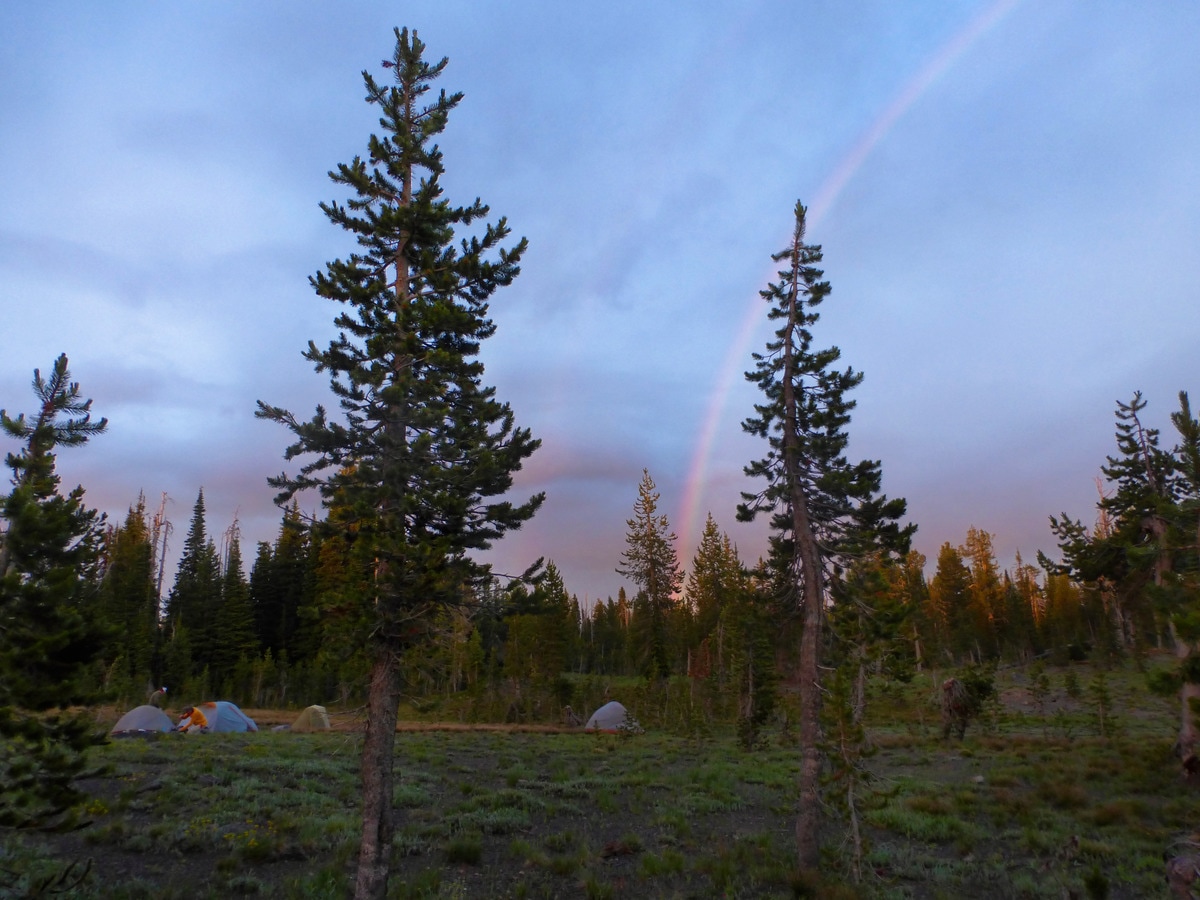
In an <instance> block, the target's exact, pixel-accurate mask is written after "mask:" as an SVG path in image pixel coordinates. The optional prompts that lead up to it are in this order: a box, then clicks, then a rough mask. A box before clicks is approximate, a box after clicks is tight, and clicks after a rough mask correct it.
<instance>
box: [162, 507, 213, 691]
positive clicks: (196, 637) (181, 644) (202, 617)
mask: <svg viewBox="0 0 1200 900" xmlns="http://www.w3.org/2000/svg"><path fill="white" fill-rule="evenodd" d="M204 515H205V510H204V489H203V488H201V489H200V491H199V493H198V494H197V495H196V503H195V505H194V506H193V507H192V521H191V524H190V525H189V526H188V533H187V537H186V538H184V541H183V555H182V556H180V558H179V568H178V569H177V570H176V572H175V585H174V587H172V588H171V595H170V597H168V598H167V623H166V627H167V639H168V642H169V646H168V648H167V658H168V660H170V661H171V662H169V663H168V670H167V673H166V677H167V679H169V680H171V681H175V682H177V683H178V684H179V687H181V688H182V687H184V685H185V684H186V683H187V682H188V681H189V680H190V679H192V678H195V677H196V676H203V675H204V673H205V670H207V669H209V667H210V666H211V665H212V663H213V651H214V648H215V646H216V642H215V640H214V638H215V631H216V627H217V622H218V621H219V618H220V608H221V562H220V559H219V557H218V555H217V547H216V545H215V544H214V543H213V542H212V539H211V538H210V537H209V536H208V526H207V524H206V523H205V520H204ZM210 674H211V673H210ZM194 687H195V688H197V689H199V690H200V691H203V692H207V691H208V690H209V689H210V685H209V684H207V683H201V684H196V685H194Z"/></svg>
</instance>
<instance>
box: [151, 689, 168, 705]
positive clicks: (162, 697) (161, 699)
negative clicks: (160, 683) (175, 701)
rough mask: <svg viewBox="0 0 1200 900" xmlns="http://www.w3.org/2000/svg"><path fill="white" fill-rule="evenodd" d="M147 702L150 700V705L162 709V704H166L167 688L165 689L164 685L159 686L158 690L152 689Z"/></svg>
mask: <svg viewBox="0 0 1200 900" xmlns="http://www.w3.org/2000/svg"><path fill="white" fill-rule="evenodd" d="M149 702H150V705H151V706H153V707H156V708H157V709H162V708H163V707H164V706H166V705H167V689H166V687H165V686H164V687H160V688H159V689H158V690H156V691H154V692H153V693H152V694H151V695H150V701H149Z"/></svg>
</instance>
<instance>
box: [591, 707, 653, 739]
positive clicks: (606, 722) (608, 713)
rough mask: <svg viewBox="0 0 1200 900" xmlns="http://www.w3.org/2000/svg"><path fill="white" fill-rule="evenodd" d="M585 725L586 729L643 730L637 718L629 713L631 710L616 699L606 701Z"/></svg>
mask: <svg viewBox="0 0 1200 900" xmlns="http://www.w3.org/2000/svg"><path fill="white" fill-rule="evenodd" d="M583 727H584V730H585V731H610V732H615V731H629V732H632V733H634V734H639V733H641V731H642V728H641V726H640V725H638V723H637V719H635V718H633V716H631V715H629V710H627V709H626V708H625V707H624V706H623V705H622V704H620V703H618V702H617V701H616V700H612V701H609V702H608V703H605V704H604V705H603V706H602V707H600V708H599V709H598V710H596V711H595V712H594V713H592V717H591V718H590V719H588V720H587V724H586V725H584V726H583Z"/></svg>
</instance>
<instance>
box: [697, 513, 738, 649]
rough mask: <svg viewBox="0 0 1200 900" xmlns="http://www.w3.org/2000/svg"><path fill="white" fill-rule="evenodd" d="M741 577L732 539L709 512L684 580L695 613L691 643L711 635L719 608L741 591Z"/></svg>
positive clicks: (719, 616)
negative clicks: (693, 634)
mask: <svg viewBox="0 0 1200 900" xmlns="http://www.w3.org/2000/svg"><path fill="white" fill-rule="evenodd" d="M744 580H745V578H744V575H743V573H742V563H741V560H739V559H738V555H737V550H736V549H735V548H734V546H733V542H732V541H730V540H729V535H727V534H723V533H721V531H720V530H719V529H718V528H717V523H716V521H715V520H714V519H713V517H712V513H709V514H708V519H707V520H706V521H705V523H704V531H703V533H702V534H701V535H700V546H699V547H697V548H696V555H695V556H694V557H693V558H692V570H691V572H690V574H689V575H688V579H687V599H688V603H689V604H690V605H691V606H692V608H693V609H694V610H695V615H696V641H695V643H699V642H700V641H702V640H704V639H705V638H707V637H708V636H709V635H711V634H712V632H713V629H714V628H716V626H717V622H718V621H719V620H720V618H721V610H722V609H724V608H725V606H726V605H727V604H728V603H730V602H732V600H733V599H734V597H735V596H736V595H737V594H738V592H740V591H741V590H742V588H743V582H744Z"/></svg>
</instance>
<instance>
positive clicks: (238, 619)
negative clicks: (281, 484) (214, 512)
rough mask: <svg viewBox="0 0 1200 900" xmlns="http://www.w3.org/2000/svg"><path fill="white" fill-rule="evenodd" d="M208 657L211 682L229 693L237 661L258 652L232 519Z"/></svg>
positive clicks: (238, 537)
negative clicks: (218, 614) (219, 605)
mask: <svg viewBox="0 0 1200 900" xmlns="http://www.w3.org/2000/svg"><path fill="white" fill-rule="evenodd" d="M212 635H213V651H212V657H211V660H210V663H209V664H210V665H211V667H212V670H211V671H212V676H213V684H214V686H216V687H217V688H218V689H219V690H220V692H221V693H222V694H230V693H231V692H232V690H233V687H234V675H235V673H236V671H237V669H238V664H239V662H242V663H244V662H248V661H249V660H252V659H255V658H256V657H257V656H258V640H257V638H256V637H255V635H254V611H253V609H251V607H250V585H249V583H248V582H247V581H246V574H245V572H244V571H243V570H242V542H241V532H240V529H239V528H238V523H237V522H236V521H235V522H234V523H233V525H232V526H230V528H229V531H228V532H227V533H226V545H225V561H224V571H223V572H222V575H221V615H220V616H219V618H218V620H217V622H216V623H215V624H214V627H213V630H212Z"/></svg>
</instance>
